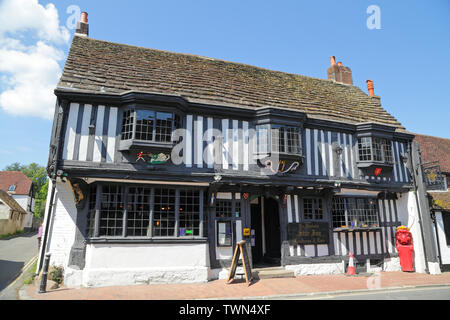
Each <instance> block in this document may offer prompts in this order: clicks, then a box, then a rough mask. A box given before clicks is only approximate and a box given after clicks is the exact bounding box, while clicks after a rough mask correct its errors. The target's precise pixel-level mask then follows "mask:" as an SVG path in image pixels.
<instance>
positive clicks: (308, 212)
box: [303, 199, 314, 220]
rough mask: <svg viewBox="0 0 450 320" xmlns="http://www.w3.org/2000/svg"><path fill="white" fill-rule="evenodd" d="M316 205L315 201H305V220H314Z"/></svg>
mask: <svg viewBox="0 0 450 320" xmlns="http://www.w3.org/2000/svg"><path fill="white" fill-rule="evenodd" d="M313 212H314V204H313V199H303V216H304V218H305V220H308V219H309V220H310V219H313V216H314V215H313Z"/></svg>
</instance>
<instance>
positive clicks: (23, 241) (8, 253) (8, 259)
mask: <svg viewBox="0 0 450 320" xmlns="http://www.w3.org/2000/svg"><path fill="white" fill-rule="evenodd" d="M37 253H38V242H37V232H33V233H28V234H21V235H18V236H14V237H11V238H8V239H3V240H0V300H11V299H16V298H17V292H16V289H17V288H18V286H17V285H19V284H20V281H18V280H17V277H18V276H20V275H21V274H23V272H24V271H25V269H27V268H29V267H30V266H31V265H32V263H33V262H34V261H33V259H35V257H36V255H37ZM22 284H23V281H22Z"/></svg>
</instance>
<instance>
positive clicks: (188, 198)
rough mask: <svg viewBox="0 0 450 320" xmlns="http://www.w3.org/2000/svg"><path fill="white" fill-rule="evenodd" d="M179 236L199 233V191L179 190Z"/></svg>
mask: <svg viewBox="0 0 450 320" xmlns="http://www.w3.org/2000/svg"><path fill="white" fill-rule="evenodd" d="M179 216H180V220H179V222H180V237H183V236H198V235H199V234H200V191H190V190H186V191H180V208H179Z"/></svg>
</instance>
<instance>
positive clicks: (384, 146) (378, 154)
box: [358, 137, 394, 164]
mask: <svg viewBox="0 0 450 320" xmlns="http://www.w3.org/2000/svg"><path fill="white" fill-rule="evenodd" d="M358 159H359V161H366V162H371V161H373V162H384V163H388V164H392V163H393V161H394V160H393V155H392V146H391V141H390V140H387V139H383V138H376V137H361V138H358Z"/></svg>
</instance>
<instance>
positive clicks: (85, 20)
mask: <svg viewBox="0 0 450 320" xmlns="http://www.w3.org/2000/svg"><path fill="white" fill-rule="evenodd" d="M80 21H81V22H83V23H88V14H87V12H82V13H81V20H80Z"/></svg>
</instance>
